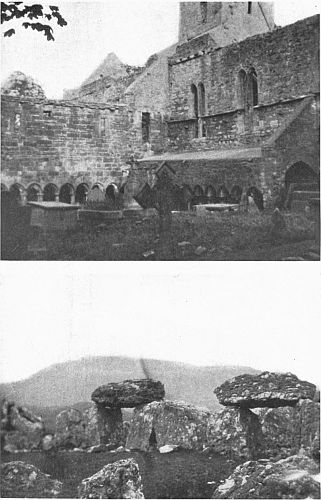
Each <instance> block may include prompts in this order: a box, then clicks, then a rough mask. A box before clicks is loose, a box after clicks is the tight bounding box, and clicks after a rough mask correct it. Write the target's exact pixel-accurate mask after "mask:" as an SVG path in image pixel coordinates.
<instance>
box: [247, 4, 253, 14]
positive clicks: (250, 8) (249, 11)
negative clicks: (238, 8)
mask: <svg viewBox="0 0 321 500" xmlns="http://www.w3.org/2000/svg"><path fill="white" fill-rule="evenodd" d="M247 13H248V14H252V2H247Z"/></svg>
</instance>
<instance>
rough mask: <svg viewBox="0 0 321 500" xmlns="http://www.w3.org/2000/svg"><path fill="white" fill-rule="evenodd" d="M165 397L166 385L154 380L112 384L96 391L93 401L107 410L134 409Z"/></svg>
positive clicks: (93, 394) (92, 397) (126, 381)
mask: <svg viewBox="0 0 321 500" xmlns="http://www.w3.org/2000/svg"><path fill="white" fill-rule="evenodd" d="M164 396H165V390H164V385H163V384H162V383H161V382H155V381H154V380H152V379H139V380H124V382H112V383H110V384H107V385H102V386H100V387H98V388H97V389H95V391H94V392H93V393H92V395H91V399H92V400H93V401H94V402H95V403H96V404H98V405H102V406H105V407H106V408H107V407H109V408H134V407H135V406H138V405H142V404H146V403H151V402H152V401H158V400H160V399H163V398H164Z"/></svg>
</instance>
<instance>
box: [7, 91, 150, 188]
mask: <svg viewBox="0 0 321 500" xmlns="http://www.w3.org/2000/svg"><path fill="white" fill-rule="evenodd" d="M1 131H2V151H1V154H2V158H1V160H2V183H3V184H4V185H5V186H6V187H7V188H10V186H11V185H12V184H13V183H18V184H20V185H21V186H22V187H23V188H27V187H28V186H29V185H30V183H37V184H38V185H39V186H40V187H41V188H43V187H44V185H45V184H47V183H52V184H54V185H56V186H57V187H58V189H59V188H60V187H61V186H62V185H63V184H65V183H70V184H71V185H72V186H73V187H76V186H77V185H78V184H79V183H87V184H88V185H89V186H93V185H94V184H96V183H98V185H99V186H101V188H102V189H105V188H106V187H107V186H108V184H110V183H116V184H117V185H120V184H121V183H122V180H123V174H122V170H123V169H124V168H128V165H127V167H126V162H128V160H129V159H130V156H131V155H132V154H133V153H134V151H135V150H136V149H137V146H138V145H140V143H141V130H140V124H139V122H138V121H137V118H136V119H135V116H134V114H133V113H129V112H128V111H127V110H126V108H125V107H124V106H121V105H118V106H115V105H109V104H77V103H68V102H65V101H46V100H35V99H20V98H14V97H8V96H2V127H1Z"/></svg>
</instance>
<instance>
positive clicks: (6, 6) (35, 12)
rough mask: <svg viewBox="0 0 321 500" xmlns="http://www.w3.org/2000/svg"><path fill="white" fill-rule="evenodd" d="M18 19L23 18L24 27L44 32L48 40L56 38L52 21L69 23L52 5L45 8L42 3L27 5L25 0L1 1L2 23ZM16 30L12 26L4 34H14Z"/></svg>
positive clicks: (63, 24) (62, 23)
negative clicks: (15, 0) (19, 0)
mask: <svg viewBox="0 0 321 500" xmlns="http://www.w3.org/2000/svg"><path fill="white" fill-rule="evenodd" d="M17 19H21V20H23V22H22V26H23V27H24V28H26V29H27V28H31V29H32V30H36V31H39V32H43V34H44V35H45V37H46V38H47V40H48V41H50V40H54V36H53V28H52V27H51V26H50V24H48V23H50V22H52V21H56V22H57V24H58V25H59V26H61V27H63V26H66V25H67V21H66V20H65V19H64V18H63V17H62V15H61V14H60V12H59V8H58V7H55V6H52V5H50V6H49V9H47V10H46V9H45V8H44V7H43V6H42V5H40V4H34V5H25V3H24V2H9V3H5V2H1V24H3V23H7V22H9V21H15V20H17ZM15 32H16V30H15V29H14V28H10V29H8V30H6V31H5V32H4V36H12V35H14V34H15Z"/></svg>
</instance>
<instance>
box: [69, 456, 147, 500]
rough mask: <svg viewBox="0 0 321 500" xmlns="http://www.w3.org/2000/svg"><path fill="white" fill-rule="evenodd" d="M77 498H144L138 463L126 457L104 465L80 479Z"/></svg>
mask: <svg viewBox="0 0 321 500" xmlns="http://www.w3.org/2000/svg"><path fill="white" fill-rule="evenodd" d="M78 498H144V494H143V487H142V480H141V476H140V473H139V468H138V464H137V463H136V462H135V461H134V460H133V459H127V460H119V461H118V462H114V463H112V464H108V465H106V466H105V467H104V468H103V469H101V470H100V471H99V472H97V473H96V474H94V475H93V476H91V477H89V478H87V479H83V480H82V482H81V484H80V485H79V487H78Z"/></svg>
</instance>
